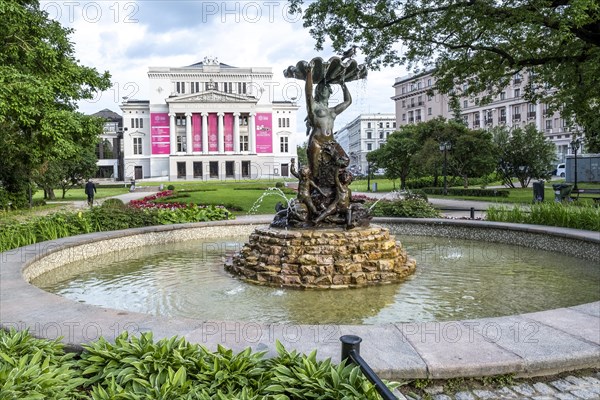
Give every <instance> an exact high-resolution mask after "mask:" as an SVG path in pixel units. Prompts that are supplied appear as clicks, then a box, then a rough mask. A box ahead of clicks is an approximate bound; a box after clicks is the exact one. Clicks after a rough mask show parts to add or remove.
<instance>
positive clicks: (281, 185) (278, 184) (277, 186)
mask: <svg viewBox="0 0 600 400" xmlns="http://www.w3.org/2000/svg"><path fill="white" fill-rule="evenodd" d="M275 187H276V188H282V187H285V184H284V183H283V182H277V183H275Z"/></svg>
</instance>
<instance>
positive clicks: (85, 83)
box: [0, 0, 110, 194]
mask: <svg viewBox="0 0 600 400" xmlns="http://www.w3.org/2000/svg"><path fill="white" fill-rule="evenodd" d="M71 33H72V30H70V29H67V28H64V27H62V26H61V25H60V24H59V23H58V22H56V21H52V20H50V19H49V18H48V15H47V13H46V12H44V11H43V10H41V9H40V5H39V2H38V1H36V0H3V1H1V2H0V42H1V43H2V48H1V50H0V131H1V132H2V135H0V159H2V163H1V166H0V186H2V187H3V188H4V190H6V191H7V192H10V193H14V194H22V193H24V191H25V190H26V189H27V188H28V187H31V183H32V179H33V176H34V175H35V174H37V175H38V176H39V175H40V173H41V171H42V169H43V168H45V166H46V165H48V163H49V162H51V161H52V160H56V159H60V158H62V159H66V158H67V157H68V156H69V155H71V154H74V153H75V152H76V150H77V148H78V145H77V144H76V143H85V142H87V143H90V144H92V143H94V142H95V136H93V135H96V131H94V130H93V129H87V124H88V123H89V119H88V118H84V116H83V115H82V114H80V113H77V112H76V109H77V106H76V102H77V101H78V100H81V99H87V98H92V97H93V95H94V93H95V92H96V91H99V90H105V89H107V88H109V87H110V79H109V78H110V76H109V74H108V72H104V73H102V74H101V73H98V72H97V71H96V70H95V69H94V68H89V67H85V66H82V65H80V64H79V63H78V60H76V59H75V57H74V48H73V44H72V43H71V42H70V41H69V35H70V34H71Z"/></svg>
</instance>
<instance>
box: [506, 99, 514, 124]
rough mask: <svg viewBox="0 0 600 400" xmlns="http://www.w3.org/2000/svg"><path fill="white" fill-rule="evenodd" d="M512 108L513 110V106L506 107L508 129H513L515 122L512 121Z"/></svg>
mask: <svg viewBox="0 0 600 400" xmlns="http://www.w3.org/2000/svg"><path fill="white" fill-rule="evenodd" d="M512 108H513V104H507V105H506V126H508V127H512V126H513V120H512V111H513V110H512Z"/></svg>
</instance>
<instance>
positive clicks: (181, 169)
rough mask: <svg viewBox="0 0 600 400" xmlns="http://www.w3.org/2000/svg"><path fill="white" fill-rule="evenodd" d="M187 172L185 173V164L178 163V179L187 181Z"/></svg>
mask: <svg viewBox="0 0 600 400" xmlns="http://www.w3.org/2000/svg"><path fill="white" fill-rule="evenodd" d="M185 176H186V171H185V162H178V163H177V178H180V179H185Z"/></svg>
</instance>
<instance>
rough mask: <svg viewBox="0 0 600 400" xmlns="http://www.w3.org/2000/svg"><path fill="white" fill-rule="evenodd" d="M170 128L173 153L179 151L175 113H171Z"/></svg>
mask: <svg viewBox="0 0 600 400" xmlns="http://www.w3.org/2000/svg"><path fill="white" fill-rule="evenodd" d="M169 130H170V133H171V134H170V139H171V154H176V153H177V132H176V131H175V113H169Z"/></svg>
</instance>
